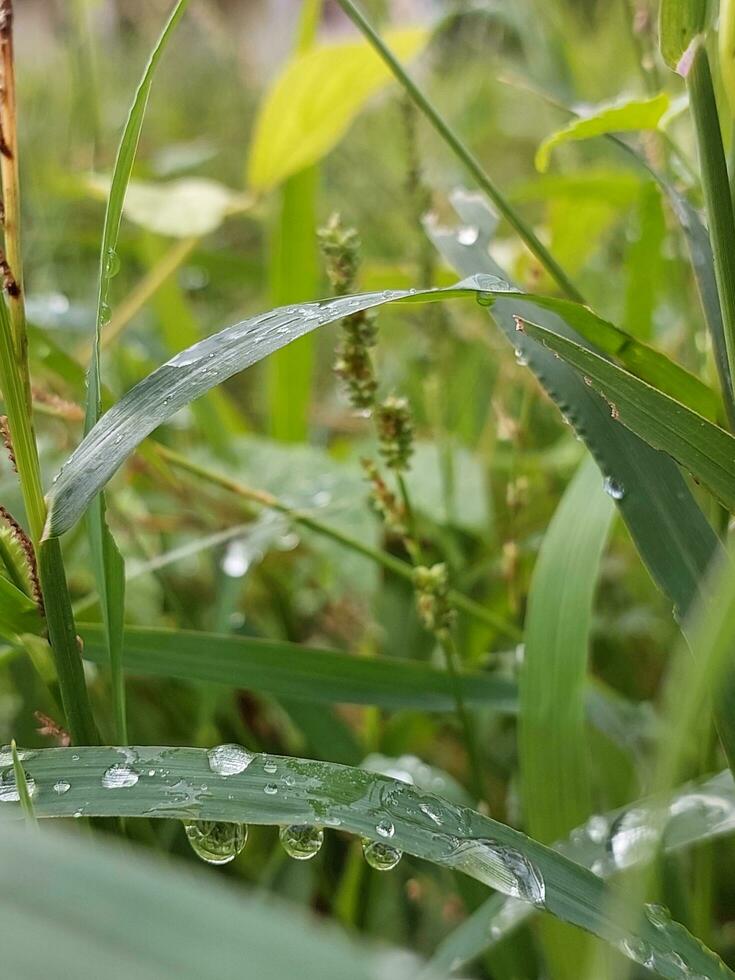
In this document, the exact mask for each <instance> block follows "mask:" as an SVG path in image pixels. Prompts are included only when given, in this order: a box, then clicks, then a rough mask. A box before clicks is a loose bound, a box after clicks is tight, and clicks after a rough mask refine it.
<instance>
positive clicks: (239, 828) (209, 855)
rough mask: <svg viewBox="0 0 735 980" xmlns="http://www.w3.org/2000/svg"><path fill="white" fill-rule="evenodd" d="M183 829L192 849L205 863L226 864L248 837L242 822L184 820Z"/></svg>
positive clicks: (245, 826)
mask: <svg viewBox="0 0 735 980" xmlns="http://www.w3.org/2000/svg"><path fill="white" fill-rule="evenodd" d="M184 829H185V830H186V837H187V840H188V841H189V843H190V844H191V848H192V850H193V851H194V853H195V854H197V855H198V856H199V857H200V858H201V859H202V861H206V862H207V864H228V863H229V862H230V861H232V860H234V859H235V858H236V857H237V855H238V854H239V853H240V851H241V850H242V849H243V847H245V844H246V843H247V839H248V826H247V824H244V823H221V822H220V821H215V820H185V821H184Z"/></svg>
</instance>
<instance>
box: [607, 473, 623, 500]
mask: <svg viewBox="0 0 735 980" xmlns="http://www.w3.org/2000/svg"><path fill="white" fill-rule="evenodd" d="M602 489H603V490H604V491H605V493H606V494H607V495H608V497H612V499H613V500H622V499H623V497H624V496H625V487H624V486H623V484H622V483H618V481H617V480H614V479H613V478H612V477H611V476H606V477H605V479H604V480H603V483H602Z"/></svg>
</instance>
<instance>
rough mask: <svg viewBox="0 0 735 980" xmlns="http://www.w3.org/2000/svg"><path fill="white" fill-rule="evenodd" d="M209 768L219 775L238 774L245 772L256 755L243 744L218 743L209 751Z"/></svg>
mask: <svg viewBox="0 0 735 980" xmlns="http://www.w3.org/2000/svg"><path fill="white" fill-rule="evenodd" d="M207 758H208V759H209V768H210V769H211V770H212V772H216V773H217V775H218V776H237V775H238V774H239V773H241V772H245V770H246V769H247V767H248V766H249V765H250V763H251V762H252V761H253V759H254V758H255V756H254V755H253V753H252V752H248V750H247V749H244V748H243V747H242V746H241V745H216V746H215V747H214V748H213V749H210V750H209V751H208V752H207Z"/></svg>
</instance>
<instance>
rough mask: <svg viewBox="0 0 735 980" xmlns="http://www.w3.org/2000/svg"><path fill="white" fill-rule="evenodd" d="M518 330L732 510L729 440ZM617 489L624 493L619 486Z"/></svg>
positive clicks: (579, 353)
mask: <svg viewBox="0 0 735 980" xmlns="http://www.w3.org/2000/svg"><path fill="white" fill-rule="evenodd" d="M524 330H525V331H526V332H527V333H528V334H529V336H531V337H533V338H535V339H536V340H538V341H540V342H542V343H543V344H545V345H546V346H547V347H549V348H550V349H551V350H552V351H555V352H556V353H557V354H559V356H560V357H562V358H564V360H565V361H567V363H569V364H572V365H573V366H574V367H575V368H576V369H577V370H578V371H580V372H581V373H582V374H583V375H584V377H585V378H588V379H589V382H590V383H591V384H593V385H594V386H595V388H596V389H597V390H598V391H599V392H600V393H601V394H602V396H603V397H604V398H605V399H606V401H607V402H608V404H609V405H610V411H611V415H612V418H613V420H615V421H620V422H622V423H623V425H625V426H627V427H628V428H629V429H631V430H632V431H633V432H635V433H636V435H638V436H640V437H641V438H642V439H645V441H646V442H647V443H648V444H649V445H651V446H653V447H654V448H656V449H661V450H663V451H664V452H666V453H668V454H669V455H670V456H673V457H674V459H676V460H677V461H678V462H679V463H681V465H682V466H684V467H685V468H686V469H688V470H689V472H690V473H691V474H692V475H693V476H694V477H695V478H696V479H697V480H699V481H701V482H702V483H703V484H705V486H707V487H709V489H710V490H711V491H712V492H713V493H714V494H715V496H717V497H718V499H719V500H720V501H722V503H723V504H724V505H725V506H726V507H727V508H728V509H729V510H733V509H735V436H731V435H730V433H729V432H726V431H725V430H724V429H721V428H719V426H716V425H714V424H713V423H711V422H708V421H707V419H704V418H702V416H700V415H697V414H696V413H695V412H692V411H691V410H690V409H688V408H685V407H684V406H683V405H681V404H680V403H679V402H677V401H675V400H674V399H673V398H670V397H669V396H668V395H665V394H663V392H660V391H658V390H657V389H656V388H653V387H652V386H651V385H648V384H646V383H645V382H644V381H641V380H640V379H639V378H636V377H634V376H633V375H632V374H630V373H629V372H627V371H624V370H623V369H622V368H619V367H617V365H615V364H611V363H610V361H606V360H605V359H604V358H603V357H600V355H599V354H595V353H593V352H592V351H589V350H586V349H585V348H584V347H581V346H580V345H579V344H576V343H574V342H573V341H571V340H568V339H567V338H565V337H560V336H559V335H558V334H555V333H552V332H551V331H550V330H547V329H546V328H544V327H542V326H539V325H538V324H535V323H531V322H526V321H524ZM620 490H621V492H622V493H625V486H624V484H620Z"/></svg>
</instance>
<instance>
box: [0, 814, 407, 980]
mask: <svg viewBox="0 0 735 980" xmlns="http://www.w3.org/2000/svg"><path fill="white" fill-rule="evenodd" d="M0 863H2V868H3V890H2V894H1V895H0V915H1V916H2V921H3V971H4V973H5V975H6V976H8V977H15V978H21V977H25V978H30V977H58V976H60V975H63V973H64V971H65V966H66V965H67V964H73V976H74V977H75V980H100V977H107V978H110V980H120V978H122V977H135V980H162V978H164V977H177V978H180V980H215V978H216V980H235V978H242V977H247V976H251V977H257V978H258V980H283V978H284V977H292V976H299V977H300V978H302V980H343V978H344V977H346V976H349V977H354V978H355V980H375V978H377V977H379V976H381V975H382V976H385V975H386V972H387V971H386V972H384V971H383V966H384V964H383V961H382V958H381V954H380V953H373V952H372V950H371V949H370V948H369V947H365V946H361V945H358V944H357V943H355V942H352V941H350V940H348V938H347V937H346V936H345V935H344V933H342V932H341V931H340V930H339V929H336V928H334V927H329V926H327V925H324V924H319V925H317V923H316V921H315V920H313V919H312V920H307V919H306V918H305V917H304V915H303V914H302V913H300V912H299V911H298V910H297V909H295V908H294V907H293V906H288V905H285V904H283V903H281V902H275V901H269V902H268V903H267V904H264V903H263V902H262V900H260V899H259V898H257V897H248V896H247V895H243V893H242V892H239V891H237V890H235V889H233V888H232V887H228V886H227V885H225V884H224V883H223V882H222V881H218V880H216V879H215V878H214V877H213V876H211V875H209V876H207V875H204V874H198V873H195V871H193V870H191V868H187V867H185V866H184V865H183V864H179V865H174V864H172V863H171V862H166V863H164V862H163V861H161V860H160V859H156V858H155V857H154V856H153V855H152V854H151V853H150V852H148V853H144V852H143V851H141V850H137V851H135V850H133V849H132V848H123V847H122V845H121V844H120V843H119V842H118V843H115V844H112V843H107V842H105V841H103V840H102V839H101V838H99V837H97V838H95V839H92V838H90V837H85V838H81V839H80V838H76V839H75V838H74V837H73V836H71V835H70V834H60V833H56V832H50V831H48V830H47V829H46V828H44V833H42V834H29V833H28V832H27V831H25V830H24V828H22V827H11V826H7V825H6V826H5V827H3V833H2V837H0ZM50 881H53V883H54V885H53V888H49V882H50ZM151 923H155V927H154V928H152V927H151ZM383 955H387V954H383ZM385 966H386V967H387V966H388V964H387V963H386V964H385ZM67 975H72V974H69V973H67ZM402 975H403V974H402ZM409 980H410V975H409Z"/></svg>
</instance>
